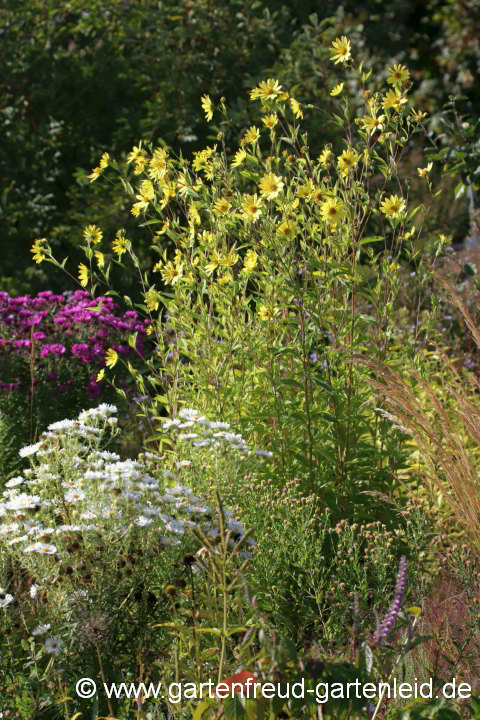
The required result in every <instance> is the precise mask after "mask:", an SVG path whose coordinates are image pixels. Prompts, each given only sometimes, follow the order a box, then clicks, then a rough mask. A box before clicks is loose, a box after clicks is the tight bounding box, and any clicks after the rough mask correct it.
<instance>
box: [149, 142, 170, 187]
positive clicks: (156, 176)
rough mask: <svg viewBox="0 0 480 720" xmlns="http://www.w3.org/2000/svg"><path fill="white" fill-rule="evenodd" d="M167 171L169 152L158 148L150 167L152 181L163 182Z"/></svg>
mask: <svg viewBox="0 0 480 720" xmlns="http://www.w3.org/2000/svg"><path fill="white" fill-rule="evenodd" d="M166 171H167V152H166V150H164V149H163V148H157V149H156V150H155V152H154V153H153V157H152V159H151V160H150V163H149V165H148V176H149V178H151V180H162V178H163V177H164V176H165V173H166Z"/></svg>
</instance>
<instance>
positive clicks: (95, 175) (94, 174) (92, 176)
mask: <svg viewBox="0 0 480 720" xmlns="http://www.w3.org/2000/svg"><path fill="white" fill-rule="evenodd" d="M101 174H102V168H101V167H96V168H94V169H93V170H92V172H91V174H90V175H87V177H89V178H90V182H95V180H97V179H98V178H99V177H100V175H101Z"/></svg>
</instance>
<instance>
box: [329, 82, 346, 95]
mask: <svg viewBox="0 0 480 720" xmlns="http://www.w3.org/2000/svg"><path fill="white" fill-rule="evenodd" d="M342 90H343V83H339V84H338V85H335V87H334V88H333V90H332V92H331V93H330V95H331V96H332V97H335V95H340V93H341V92H342Z"/></svg>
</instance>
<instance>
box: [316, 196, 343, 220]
mask: <svg viewBox="0 0 480 720" xmlns="http://www.w3.org/2000/svg"><path fill="white" fill-rule="evenodd" d="M320 212H321V215H322V220H324V221H325V222H326V223H328V224H329V225H336V224H337V222H339V221H340V220H341V219H342V218H343V217H344V215H345V205H344V204H343V202H342V201H341V200H339V199H338V198H336V197H333V198H328V200H326V201H325V202H324V203H322V205H321V208H320Z"/></svg>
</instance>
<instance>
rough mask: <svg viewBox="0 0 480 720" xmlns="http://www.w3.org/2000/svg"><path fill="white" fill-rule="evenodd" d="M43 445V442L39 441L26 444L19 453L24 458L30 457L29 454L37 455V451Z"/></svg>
mask: <svg viewBox="0 0 480 720" xmlns="http://www.w3.org/2000/svg"><path fill="white" fill-rule="evenodd" d="M41 446H42V443H41V442H37V443H35V445H26V446H25V447H23V448H22V449H21V450H20V452H19V455H20V457H22V458H25V457H28V456H29V455H35V453H37V452H38V451H39V450H40V448H41Z"/></svg>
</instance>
